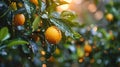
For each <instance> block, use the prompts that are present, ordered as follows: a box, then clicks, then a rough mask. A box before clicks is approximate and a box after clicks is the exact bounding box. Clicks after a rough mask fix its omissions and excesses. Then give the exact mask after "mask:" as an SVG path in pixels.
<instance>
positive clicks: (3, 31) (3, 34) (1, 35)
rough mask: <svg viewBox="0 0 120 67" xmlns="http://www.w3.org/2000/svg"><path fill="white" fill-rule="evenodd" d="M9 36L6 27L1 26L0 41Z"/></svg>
mask: <svg viewBox="0 0 120 67" xmlns="http://www.w3.org/2000/svg"><path fill="white" fill-rule="evenodd" d="M9 37H10V35H9V33H8V28H7V27H3V28H2V29H1V30H0V41H4V40H6V39H8V38H9Z"/></svg>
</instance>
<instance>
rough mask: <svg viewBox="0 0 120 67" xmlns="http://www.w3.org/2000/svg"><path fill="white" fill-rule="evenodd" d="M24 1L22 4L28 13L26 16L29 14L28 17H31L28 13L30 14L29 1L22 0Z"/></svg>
mask: <svg viewBox="0 0 120 67" xmlns="http://www.w3.org/2000/svg"><path fill="white" fill-rule="evenodd" d="M23 1H24V6H25V9H26V11H27V13H28V16H29V18H30V17H31V16H30V15H31V9H30V7H31V6H30V3H29V1H28V0H23Z"/></svg>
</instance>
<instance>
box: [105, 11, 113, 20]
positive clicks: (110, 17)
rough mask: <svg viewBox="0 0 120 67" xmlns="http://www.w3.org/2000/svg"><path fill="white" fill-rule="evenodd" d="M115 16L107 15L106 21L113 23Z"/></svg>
mask: <svg viewBox="0 0 120 67" xmlns="http://www.w3.org/2000/svg"><path fill="white" fill-rule="evenodd" d="M113 18H114V17H113V15H112V14H111V13H108V14H107V15H106V19H107V20H108V21H109V22H111V21H113Z"/></svg>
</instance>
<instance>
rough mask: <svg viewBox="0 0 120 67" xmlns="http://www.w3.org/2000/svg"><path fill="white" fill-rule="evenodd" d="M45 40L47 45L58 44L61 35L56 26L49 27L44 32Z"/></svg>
mask: <svg viewBox="0 0 120 67" xmlns="http://www.w3.org/2000/svg"><path fill="white" fill-rule="evenodd" d="M45 38H46V39H47V41H48V42H49V43H52V44H58V43H59V42H60V40H61V38H62V34H61V31H60V30H59V29H58V28H57V27H56V26H51V27H49V28H48V29H47V30H46V31H45Z"/></svg>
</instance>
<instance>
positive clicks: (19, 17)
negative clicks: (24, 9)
mask: <svg viewBox="0 0 120 67" xmlns="http://www.w3.org/2000/svg"><path fill="white" fill-rule="evenodd" d="M24 23H25V16H24V14H16V15H15V16H14V24H15V25H16V26H19V25H23V24H24Z"/></svg>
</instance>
